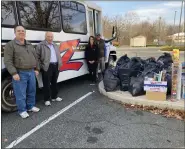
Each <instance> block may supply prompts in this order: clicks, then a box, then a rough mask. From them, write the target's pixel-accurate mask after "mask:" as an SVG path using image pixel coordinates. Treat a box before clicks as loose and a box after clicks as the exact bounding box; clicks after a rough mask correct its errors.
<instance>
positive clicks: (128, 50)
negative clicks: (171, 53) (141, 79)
mask: <svg viewBox="0 0 185 149" xmlns="http://www.w3.org/2000/svg"><path fill="white" fill-rule="evenodd" d="M163 53H164V52H163V51H160V48H159V47H138V48H134V47H121V48H118V49H117V54H118V57H120V56H122V55H124V54H127V55H128V56H129V57H134V56H139V57H142V58H144V59H146V58H148V57H155V58H158V57H159V56H161V55H162V54H163ZM180 61H181V62H184V61H185V53H184V52H180Z"/></svg>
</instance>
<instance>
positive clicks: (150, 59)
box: [144, 57, 156, 64]
mask: <svg viewBox="0 0 185 149" xmlns="http://www.w3.org/2000/svg"><path fill="white" fill-rule="evenodd" d="M144 62H145V64H149V63H155V62H156V60H155V58H154V57H150V58H148V59H146V60H144Z"/></svg>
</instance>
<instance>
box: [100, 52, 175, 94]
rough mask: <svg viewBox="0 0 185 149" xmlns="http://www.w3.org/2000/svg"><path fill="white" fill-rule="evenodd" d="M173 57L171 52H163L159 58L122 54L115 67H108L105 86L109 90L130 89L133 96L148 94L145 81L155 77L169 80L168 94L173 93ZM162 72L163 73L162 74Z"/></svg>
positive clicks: (157, 79)
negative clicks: (142, 57)
mask: <svg viewBox="0 0 185 149" xmlns="http://www.w3.org/2000/svg"><path fill="white" fill-rule="evenodd" d="M172 63H173V59H172V56H171V54H169V53H163V55H161V56H160V57H159V58H158V59H157V60H156V59H155V58H153V57H150V58H148V59H146V60H144V59H141V58H140V57H132V58H129V57H128V56H127V55H124V56H122V57H121V58H119V60H118V61H117V64H116V66H115V67H114V68H110V69H107V70H106V72H105V75H104V79H103V82H104V88H105V90H106V91H107V92H110V91H115V90H118V89H120V90H121V91H129V92H130V93H131V94H132V96H140V95H144V94H146V91H145V90H144V81H146V79H147V78H155V79H156V80H154V81H159V76H160V77H161V78H160V79H161V81H162V80H163V81H166V82H167V94H168V95H170V94H171V85H172V81H171V77H172V76H171V73H172ZM160 74H161V75H160Z"/></svg>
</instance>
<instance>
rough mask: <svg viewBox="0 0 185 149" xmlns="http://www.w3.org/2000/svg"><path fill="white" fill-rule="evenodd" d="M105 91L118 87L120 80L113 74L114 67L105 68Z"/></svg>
mask: <svg viewBox="0 0 185 149" xmlns="http://www.w3.org/2000/svg"><path fill="white" fill-rule="evenodd" d="M103 83H104V89H105V90H106V92H110V91H115V90H117V89H118V88H119V84H120V80H119V79H118V78H117V77H116V76H115V75H114V69H107V70H106V71H105V75H104V78H103Z"/></svg>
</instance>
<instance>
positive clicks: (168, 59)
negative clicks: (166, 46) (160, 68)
mask: <svg viewBox="0 0 185 149" xmlns="http://www.w3.org/2000/svg"><path fill="white" fill-rule="evenodd" d="M157 61H160V62H162V63H163V64H164V67H168V66H169V65H171V64H172V63H173V59H172V56H171V54H170V53H163V55H161V56H160V57H159V58H158V59H157Z"/></svg>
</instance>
